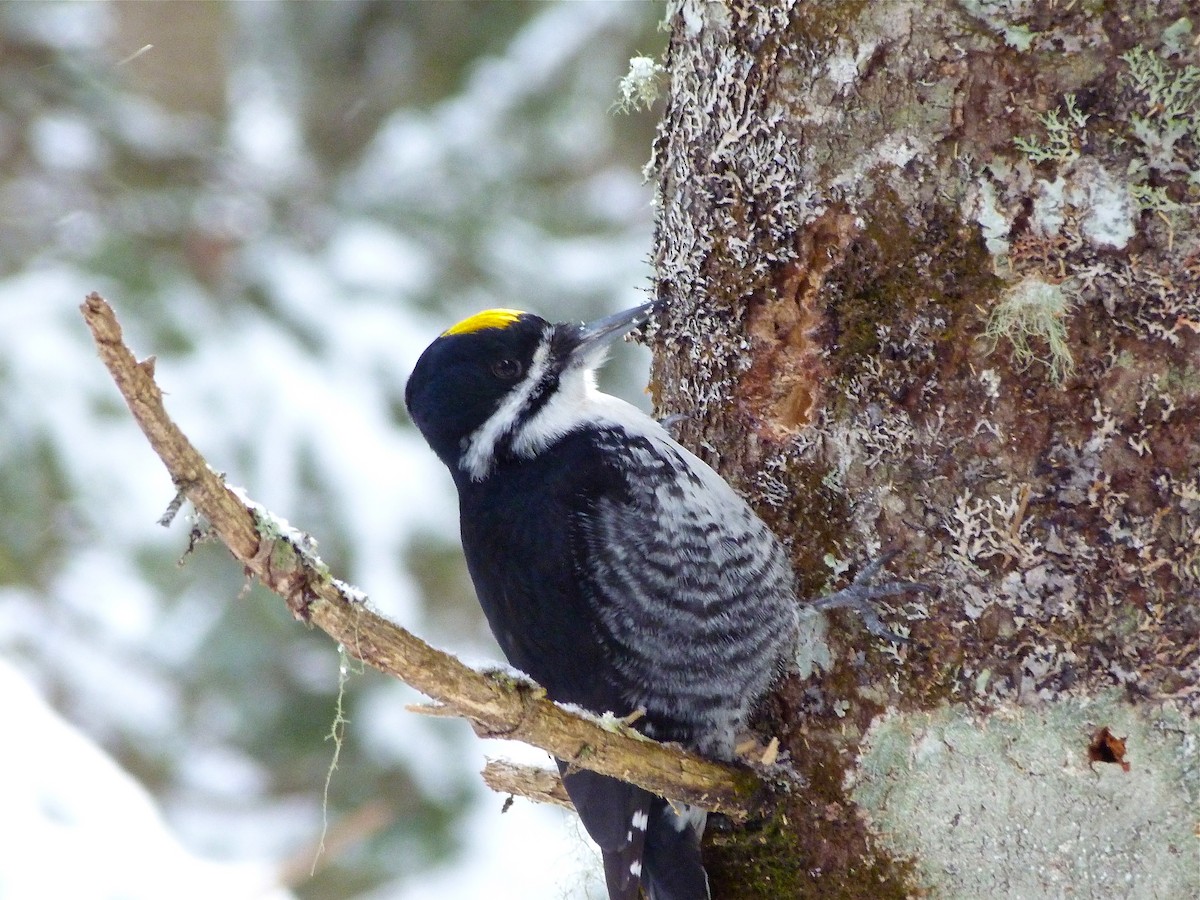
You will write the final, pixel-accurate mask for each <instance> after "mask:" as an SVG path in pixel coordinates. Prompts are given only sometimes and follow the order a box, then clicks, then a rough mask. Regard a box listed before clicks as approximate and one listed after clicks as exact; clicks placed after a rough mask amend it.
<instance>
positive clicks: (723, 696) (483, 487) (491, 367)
mask: <svg viewBox="0 0 1200 900" xmlns="http://www.w3.org/2000/svg"><path fill="white" fill-rule="evenodd" d="M647 313H648V309H647V308H643V309H641V310H633V311H630V312H628V313H624V314H621V315H618V316H614V317H610V318H609V319H607V320H602V321H601V322H599V323H596V324H595V325H593V326H589V327H586V328H579V327H577V326H569V325H552V324H550V323H548V322H546V321H545V320H543V319H540V318H538V317H536V316H531V315H528V314H525V313H517V312H514V311H509V310H491V311H488V312H486V313H481V314H479V315H478V316H475V317H472V318H471V319H468V320H465V321H464V322H462V323H459V325H456V326H454V328H451V329H450V330H449V331H447V332H446V333H445V334H443V335H442V336H441V337H440V338H438V340H437V341H435V342H434V343H433V344H432V345H431V346H430V347H429V349H428V350H426V352H425V354H423V356H422V358H421V360H420V361H419V362H418V364H417V368H416V370H415V371H414V373H413V376H412V378H411V379H410V381H409V384H408V388H407V392H406V400H407V403H408V408H409V410H410V412H411V414H412V416H413V419H414V421H415V422H416V423H417V425H418V426H419V427H420V428H421V431H422V433H423V434H424V435H425V437H426V438H427V439H428V441H429V443H430V445H431V446H432V447H433V449H434V450H435V451H436V452H437V453H438V455H439V456H440V457H441V458H442V460H443V461H444V462H445V463H446V465H447V466H448V467H449V469H450V471H451V473H452V474H453V475H454V480H455V484H456V486H457V488H458V492H459V503H460V514H461V528H462V539H463V548H464V551H465V554H466V557H467V564H468V568H469V570H470V573H471V577H472V579H473V581H474V583H475V587H476V591H477V593H478V594H479V599H480V602H481V605H482V606H483V609H484V612H485V613H486V615H487V618H488V621H489V624H490V625H491V627H492V631H493V633H494V634H495V636H496V639H497V641H498V643H499V644H500V647H501V649H503V651H504V653H505V655H506V656H507V657H508V659H509V661H510V662H511V663H512V664H513V665H515V666H517V667H518V668H520V669H522V670H523V671H525V672H528V673H529V674H530V675H531V676H532V677H533V678H534V679H536V680H537V681H538V682H539V683H541V684H542V685H543V686H544V687H545V688H546V690H547V692H548V693H549V695H550V696H551V697H552V698H554V699H556V700H560V701H566V702H571V703H576V704H579V705H581V706H583V707H586V708H588V709H591V710H594V711H596V712H608V711H611V712H613V713H616V714H618V715H626V714H628V713H632V712H634V711H635V710H639V709H640V710H644V716H643V717H642V718H641V719H639V720H638V725H637V727H640V728H643V729H644V730H645V731H646V733H647V734H649V735H651V736H653V737H656V738H659V739H664V740H673V741H679V742H681V743H683V744H685V745H688V746H690V747H693V748H695V749H697V750H699V751H700V752H702V753H705V754H708V755H712V756H716V757H725V758H728V757H729V756H730V755H731V754H732V750H733V743H734V738H735V735H736V732H737V730H738V729H739V728H741V727H742V726H743V725H744V724H745V721H746V718H747V716H748V715H749V712H750V710H751V707H752V706H753V704H754V702H755V701H756V700H757V699H758V698H759V697H761V696H762V694H763V693H764V692H765V691H766V689H767V687H768V686H769V684H770V683H771V681H772V679H773V678H774V677H775V675H776V674H777V672H778V671H779V668H780V664H781V661H782V660H783V659H784V657H785V656H786V655H787V654H788V651H789V649H790V648H791V647H792V646H793V642H794V638H795V630H796V626H797V617H798V605H797V600H796V596H795V589H794V581H793V574H792V571H791V568H790V566H789V564H788V560H787V557H786V554H785V552H784V550H783V549H782V547H781V546H780V544H779V542H778V540H777V539H776V538H775V536H774V535H773V534H772V533H771V532H770V530H769V529H768V528H767V527H766V525H765V524H764V523H763V522H762V520H761V519H759V518H758V517H757V516H756V515H755V514H754V512H753V511H752V510H751V509H750V507H749V506H748V505H747V504H746V503H745V501H744V500H742V499H741V498H740V497H739V496H738V495H737V494H736V493H735V492H734V491H733V490H732V489H731V488H730V487H729V485H728V484H726V483H725V481H723V480H722V479H721V478H720V476H718V475H717V474H716V473H715V472H714V471H713V470H712V469H711V468H709V467H708V466H707V465H705V464H704V463H703V462H702V461H701V460H700V459H698V458H697V457H696V456H694V455H693V454H691V453H690V452H688V451H687V450H686V449H684V448H683V447H682V446H680V445H679V444H678V443H677V442H676V441H675V440H673V439H672V438H671V437H670V435H668V434H667V432H666V431H665V430H664V429H663V428H662V427H661V426H660V425H659V424H658V423H657V422H655V421H654V420H652V419H651V418H650V417H649V416H647V415H645V414H644V413H642V412H641V411H639V410H638V409H636V408H635V407H633V406H631V405H630V404H628V403H625V402H624V401H622V400H619V399H617V398H615V397H611V396H609V395H607V394H603V393H601V392H600V391H598V390H597V389H596V386H595V380H594V375H593V370H594V369H595V367H596V366H597V365H599V363H600V361H601V360H602V358H603V350H604V346H605V345H606V344H607V343H608V342H609V341H611V340H612V339H613V338H614V337H615V336H616V335H618V334H620V333H622V332H623V331H625V330H627V329H628V328H629V327H630V326H631V325H633V324H636V323H637V322H638V321H640V320H641V319H643V318H644V317H645V316H646V315H647ZM561 769H562V771H563V776H564V784H565V785H566V788H567V791H568V793H569V794H570V795H571V798H572V800H573V802H574V804H575V806H576V808H577V809H578V811H579V814H580V817H581V819H582V820H583V823H584V825H585V826H586V827H587V829H588V832H589V833H590V834H591V836H592V837H593V838H594V839H595V840H596V842H597V843H598V844H599V845H600V847H601V850H602V852H603V855H604V866H605V874H606V879H607V883H608V890H609V895H610V898H612V900H637V897H638V890H639V885H641V886H642V887H644V888H645V889H646V891H647V894H648V895H649V897H650V898H651V900H705V898H707V897H708V889H707V880H706V877H705V873H704V869H703V866H702V864H701V858H700V837H701V833H702V831H703V828H704V822H705V816H704V814H703V812H701V811H699V810H690V809H686V808H685V809H679V810H676V809H674V808H673V807H671V806H670V805H669V804H668V803H666V801H664V800H662V799H661V798H658V797H655V796H653V795H651V794H649V793H647V792H646V791H644V790H642V789H640V788H637V787H634V786H632V785H629V784H626V783H624V782H621V781H617V780H615V779H611V778H607V777H605V776H601V775H596V774H594V773H591V772H587V771H582V770H570V769H569V768H567V767H566V766H561Z"/></svg>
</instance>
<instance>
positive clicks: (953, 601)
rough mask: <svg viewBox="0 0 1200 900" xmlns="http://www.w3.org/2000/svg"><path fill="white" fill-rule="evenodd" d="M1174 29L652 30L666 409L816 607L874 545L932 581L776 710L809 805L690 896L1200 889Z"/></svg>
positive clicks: (1198, 592) (1180, 128) (1142, 23)
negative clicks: (660, 61) (752, 515)
mask: <svg viewBox="0 0 1200 900" xmlns="http://www.w3.org/2000/svg"><path fill="white" fill-rule="evenodd" d="M1188 13H1189V7H1188V5H1187V4H1185V3H1181V2H1175V3H1172V2H1163V3H1149V2H1133V3H1126V4H1101V3H1076V4H1068V3H1054V2H1048V0H1047V2H1020V0H1013V2H981V0H964V2H959V3H955V2H950V0H935V2H928V3H926V2H920V3H917V2H912V3H908V2H903V0H893V2H886V3H859V2H849V3H816V2H773V3H731V4H725V3H703V2H681V3H678V4H677V5H675V6H674V7H672V9H671V12H670V16H669V25H670V28H671V43H670V47H669V50H668V58H667V70H668V73H669V76H670V89H669V96H668V100H667V108H666V111H665V114H664V118H663V122H662V125H661V128H660V131H659V136H658V139H657V141H656V145H655V159H654V164H655V167H656V172H657V178H658V184H657V190H658V204H659V220H658V231H657V236H656V250H655V264H656V270H657V273H656V277H657V284H656V288H657V293H658V296H659V298H660V300H662V301H663V303H664V305H665V313H664V314H663V315H662V317H661V319H660V321H659V322H658V327H657V331H656V332H655V333H654V335H653V336H652V338H651V344H652V346H653V349H654V350H655V358H654V364H653V370H652V384H651V389H652V393H653V396H654V400H655V404H656V407H657V409H658V412H659V413H660V414H661V415H664V416H666V415H681V416H682V419H681V424H680V425H679V426H678V427H679V432H680V437H681V440H682V441H683V442H684V443H685V444H687V445H688V446H690V447H691V448H692V449H693V450H695V451H696V452H697V453H698V454H699V455H700V456H702V457H703V458H705V459H706V460H707V461H708V462H710V463H711V464H713V465H714V466H715V467H716V468H717V469H718V470H719V471H721V472H722V474H723V475H724V476H725V477H726V478H727V479H728V480H729V481H730V482H731V483H733V484H734V485H735V486H736V487H737V488H739V489H740V490H741V491H743V492H744V493H745V494H746V495H747V496H749V497H750V498H751V500H752V502H753V503H754V505H755V506H756V508H757V509H758V511H759V512H760V514H761V515H762V516H763V517H764V518H765V519H766V520H767V521H768V523H769V524H771V525H772V527H773V528H774V529H775V530H776V531H777V533H778V534H780V536H781V537H783V538H784V539H785V540H786V541H788V542H789V546H790V547H791V551H792V555H793V560H794V563H795V566H796V570H797V573H798V577H799V579H800V583H801V586H802V590H803V591H804V592H805V593H807V594H810V595H811V594H816V593H819V592H820V591H822V590H823V589H825V588H827V587H828V586H832V585H836V584H837V583H839V579H844V578H845V577H846V575H845V574H844V572H845V569H846V566H847V564H852V563H857V562H861V561H863V560H865V559H867V558H869V557H871V556H874V555H876V554H877V553H878V552H879V550H880V548H881V547H883V546H885V545H895V546H898V547H901V548H903V549H904V553H903V555H902V557H901V562H900V564H899V566H898V567H899V568H901V569H902V570H903V575H904V577H907V578H912V579H914V580H918V581H923V582H926V583H930V584H935V585H938V586H940V587H941V593H940V595H939V596H938V597H937V598H936V599H934V600H923V601H922V602H920V603H909V604H907V605H906V606H904V607H903V608H901V609H897V610H895V611H894V612H893V615H892V616H890V617H887V618H888V620H889V622H890V623H891V624H893V625H895V626H897V627H907V628H908V629H910V632H911V636H912V637H913V638H914V639H915V641H916V644H915V645H914V646H913V647H912V648H905V649H902V650H899V651H897V650H895V649H894V648H890V647H888V646H884V645H881V644H880V643H879V642H877V641H875V640H873V639H869V638H868V637H867V636H866V635H865V634H864V633H863V632H862V630H861V628H860V627H859V626H858V625H857V624H856V623H855V622H853V621H852V620H851V619H850V618H849V617H846V618H844V619H843V618H839V620H838V625H839V627H838V628H835V629H832V630H831V631H832V634H831V636H830V642H831V644H832V646H831V647H829V648H827V651H826V649H819V650H818V651H816V652H812V651H810V653H809V656H808V662H810V663H811V662H813V661H816V662H818V663H819V662H821V661H822V660H823V659H825V658H826V652H828V658H829V659H832V660H833V662H832V663H828V664H826V666H825V671H823V672H821V673H820V675H819V676H818V677H814V678H811V679H807V680H806V679H804V678H802V677H801V676H800V675H793V676H791V677H789V678H788V679H785V681H784V682H783V683H782V684H781V685H780V686H779V688H778V690H777V691H776V693H775V695H774V696H773V697H772V698H771V700H770V701H769V702H768V703H766V704H764V707H763V709H762V710H761V712H760V716H759V725H760V727H761V728H762V729H763V730H765V731H767V732H768V733H770V734H772V735H776V736H778V737H779V738H780V739H781V742H782V746H783V748H784V749H785V750H786V751H787V752H788V753H789V754H790V758H791V761H792V764H793V765H794V766H795V767H796V768H797V769H798V770H799V771H800V772H801V773H802V775H803V776H804V778H805V779H806V782H807V787H806V788H805V789H803V790H800V791H798V792H797V793H796V794H795V795H794V796H793V797H792V799H791V801H790V802H789V804H787V805H785V806H784V807H781V808H780V809H779V810H778V812H777V813H776V815H775V816H774V817H773V818H771V819H770V820H769V821H767V822H766V823H765V825H763V826H762V827H761V828H759V829H758V830H750V829H744V830H734V831H732V832H728V833H721V834H712V835H710V840H709V844H708V847H707V849H706V861H707V865H708V867H709V871H710V876H711V879H712V883H713V894H714V897H717V898H721V900H741V898H758V897H764V898H765V897H771V898H778V897H798V896H814V897H816V896H820V897H824V896H846V897H888V896H897V897H898V896H909V895H912V894H916V893H923V894H925V893H927V894H932V895H934V896H947V897H985V896H1004V895H1010V896H1015V895H1021V896H1026V897H1036V896H1056V895H1059V894H1061V893H1062V892H1064V891H1065V890H1067V889H1071V890H1074V891H1075V892H1076V894H1077V895H1079V894H1082V895H1086V896H1092V895H1096V896H1099V895H1101V894H1104V895H1105V896H1108V895H1109V893H1111V892H1112V891H1114V890H1115V891H1116V892H1117V893H1119V894H1121V895H1124V896H1146V897H1167V896H1196V895H1197V894H1200V874H1198V873H1200V866H1198V865H1197V856H1196V843H1195V837H1194V833H1193V831H1194V827H1195V825H1194V817H1195V809H1196V803H1197V790H1198V785H1200V761H1198V758H1197V749H1196V747H1197V743H1198V734H1200V731H1198V729H1197V712H1200V646H1198V643H1200V642H1198V639H1197V634H1198V632H1200V240H1198V238H1197V229H1196V226H1197V223H1198V221H1200V214H1198V210H1200V112H1198V109H1200V68H1198V66H1200V43H1198V41H1197V34H1200V18H1197V16H1196V14H1195V10H1194V7H1192V8H1191V12H1190V15H1191V19H1190V20H1189V19H1188V18H1187V15H1188ZM852 571H853V568H852V567H851V568H850V572H852ZM839 615H841V614H839ZM818 637H819V636H818ZM818 643H819V641H818ZM1122 739H1123V740H1122Z"/></svg>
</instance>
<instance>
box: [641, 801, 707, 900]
mask: <svg viewBox="0 0 1200 900" xmlns="http://www.w3.org/2000/svg"><path fill="white" fill-rule="evenodd" d="M707 818H708V816H707V814H706V813H705V812H704V810H702V809H695V808H693V807H688V806H685V807H681V808H679V809H678V810H676V809H675V808H674V807H672V806H671V804H670V803H668V802H667V801H666V800H663V799H662V798H661V797H655V798H654V802H653V804H652V806H651V808H650V823H649V827H648V828H647V830H646V848H645V855H644V856H643V859H642V884H643V885H644V886H645V888H646V896H647V897H649V900H709V893H708V875H706V874H705V872H704V863H703V861H702V860H701V858H700V838H701V837H703V835H704V824H705V821H706V819H707Z"/></svg>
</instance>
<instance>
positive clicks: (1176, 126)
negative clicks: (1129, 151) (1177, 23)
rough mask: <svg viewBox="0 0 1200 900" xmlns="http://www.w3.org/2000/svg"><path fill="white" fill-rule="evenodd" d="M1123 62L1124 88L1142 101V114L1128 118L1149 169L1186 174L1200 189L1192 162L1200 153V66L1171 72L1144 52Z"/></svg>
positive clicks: (1139, 49) (1140, 50)
mask: <svg viewBox="0 0 1200 900" xmlns="http://www.w3.org/2000/svg"><path fill="white" fill-rule="evenodd" d="M1121 60H1122V61H1123V62H1124V63H1125V65H1126V66H1127V68H1126V70H1125V71H1124V72H1123V73H1122V74H1121V83H1122V84H1123V85H1124V86H1126V87H1128V88H1131V89H1132V90H1133V91H1135V92H1136V93H1137V94H1138V95H1139V96H1140V99H1141V101H1142V103H1141V111H1140V112H1135V113H1133V114H1131V115H1130V117H1129V127H1130V129H1131V130H1132V132H1133V135H1134V137H1136V138H1137V139H1138V140H1139V141H1140V142H1141V143H1142V144H1143V145H1144V146H1145V148H1146V155H1147V162H1148V163H1149V165H1150V167H1151V168H1154V169H1157V170H1159V171H1160V172H1163V173H1187V174H1188V179H1189V180H1190V181H1191V182H1192V183H1193V184H1200V169H1197V168H1196V167H1195V160H1194V158H1193V157H1194V155H1195V154H1196V152H1197V150H1200V67H1197V66H1190V65H1189V66H1182V67H1173V66H1171V65H1170V64H1169V63H1168V62H1167V61H1166V60H1164V59H1163V58H1162V57H1161V56H1159V55H1157V54H1155V53H1151V52H1150V51H1149V50H1147V49H1145V48H1144V47H1134V48H1133V49H1132V50H1130V51H1129V52H1127V53H1123V54H1122V55H1121ZM1187 143H1190V144H1191V145H1192V146H1191V150H1190V153H1189V151H1188V150H1187V148H1186V147H1185V144H1187Z"/></svg>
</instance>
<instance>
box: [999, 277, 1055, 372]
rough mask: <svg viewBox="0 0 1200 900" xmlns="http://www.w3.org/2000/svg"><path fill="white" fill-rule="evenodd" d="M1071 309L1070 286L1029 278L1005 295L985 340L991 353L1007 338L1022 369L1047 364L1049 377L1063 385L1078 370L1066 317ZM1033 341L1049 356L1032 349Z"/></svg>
mask: <svg viewBox="0 0 1200 900" xmlns="http://www.w3.org/2000/svg"><path fill="white" fill-rule="evenodd" d="M1071 306H1072V297H1071V295H1070V293H1069V288H1068V282H1063V283H1061V284H1052V283H1050V282H1048V281H1045V280H1044V279H1042V278H1039V277H1037V276H1036V275H1030V276H1028V277H1026V278H1023V279H1022V280H1021V281H1019V282H1018V283H1017V284H1016V285H1014V286H1013V287H1011V288H1010V289H1009V290H1008V291H1007V292H1005V294H1004V296H1003V298H1001V300H1000V302H999V303H997V304H996V306H995V308H994V309H993V310H992V312H991V315H990V316H989V317H988V322H987V327H986V328H985V330H984V334H983V337H984V339H985V340H986V341H988V342H990V344H991V348H990V349H995V346H996V344H997V343H998V342H999V341H1000V339H1001V338H1004V339H1005V340H1007V341H1008V342H1009V343H1010V344H1011V345H1012V349H1013V357H1014V358H1015V359H1016V361H1017V363H1018V364H1019V365H1021V366H1028V365H1029V364H1030V363H1032V362H1034V361H1040V362H1042V363H1045V364H1046V365H1047V366H1048V367H1049V368H1050V377H1051V378H1053V379H1054V381H1056V382H1059V383H1061V382H1062V381H1063V379H1064V378H1067V377H1068V376H1069V375H1070V374H1071V373H1072V372H1073V371H1074V368H1075V361H1074V359H1073V358H1072V356H1071V348H1070V346H1068V344H1067V326H1066V317H1067V313H1068V312H1069V311H1070V309H1071ZM1031 340H1036V341H1038V342H1039V343H1042V342H1044V343H1045V344H1046V347H1047V354H1046V355H1045V356H1042V355H1039V354H1038V352H1037V351H1035V350H1034V349H1033V347H1031V345H1030V341H1031ZM989 352H990V351H989Z"/></svg>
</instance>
